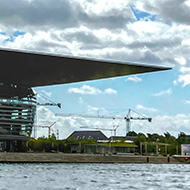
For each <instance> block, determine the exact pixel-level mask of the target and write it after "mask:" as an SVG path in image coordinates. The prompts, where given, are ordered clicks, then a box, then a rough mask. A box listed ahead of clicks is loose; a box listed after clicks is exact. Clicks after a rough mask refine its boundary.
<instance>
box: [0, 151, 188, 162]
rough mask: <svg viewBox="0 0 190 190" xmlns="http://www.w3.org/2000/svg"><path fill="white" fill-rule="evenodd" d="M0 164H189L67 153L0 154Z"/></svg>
mask: <svg viewBox="0 0 190 190" xmlns="http://www.w3.org/2000/svg"><path fill="white" fill-rule="evenodd" d="M0 163H104V164H106V163H108V164H109V163H110V164H111V163H126V164H130V163H134V164H135V163H136V164H140V163H142V164H143V163H147V164H190V160H189V159H188V160H185V157H182V156H177V157H175V156H170V157H164V156H141V155H97V154H68V153H0Z"/></svg>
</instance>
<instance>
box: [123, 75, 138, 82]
mask: <svg viewBox="0 0 190 190" xmlns="http://www.w3.org/2000/svg"><path fill="white" fill-rule="evenodd" d="M126 81H133V82H141V81H142V79H141V78H140V77H137V76H131V77H128V78H127V79H126Z"/></svg>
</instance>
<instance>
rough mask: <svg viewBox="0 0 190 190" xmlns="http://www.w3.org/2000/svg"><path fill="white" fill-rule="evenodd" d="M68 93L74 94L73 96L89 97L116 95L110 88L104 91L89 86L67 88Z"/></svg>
mask: <svg viewBox="0 0 190 190" xmlns="http://www.w3.org/2000/svg"><path fill="white" fill-rule="evenodd" d="M68 92H69V93H70V94H71V93H75V94H83V95H84V94H89V95H98V94H104V93H105V94H117V91H116V90H114V89H111V88H107V89H105V90H104V91H102V90H100V89H98V88H95V87H92V86H89V85H83V86H82V87H80V88H69V89H68Z"/></svg>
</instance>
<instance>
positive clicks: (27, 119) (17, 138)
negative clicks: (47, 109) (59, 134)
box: [0, 82, 36, 152]
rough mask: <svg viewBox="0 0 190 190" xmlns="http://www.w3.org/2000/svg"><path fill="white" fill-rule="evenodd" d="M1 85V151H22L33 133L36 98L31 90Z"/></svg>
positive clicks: (14, 85)
mask: <svg viewBox="0 0 190 190" xmlns="http://www.w3.org/2000/svg"><path fill="white" fill-rule="evenodd" d="M0 84H1V85H0V151H7V152H15V151H21V144H22V142H23V141H26V140H28V139H29V138H30V135H31V133H32V128H33V125H34V117H35V113H36V97H35V94H34V93H33V91H32V89H31V88H27V87H23V86H22V87H19V85H16V84H5V83H1V82H0Z"/></svg>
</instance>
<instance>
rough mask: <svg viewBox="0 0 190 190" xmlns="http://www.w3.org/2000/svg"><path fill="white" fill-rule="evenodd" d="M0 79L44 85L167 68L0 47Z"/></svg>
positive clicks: (29, 84) (27, 84)
mask: <svg viewBox="0 0 190 190" xmlns="http://www.w3.org/2000/svg"><path fill="white" fill-rule="evenodd" d="M0 60H1V62H0V66H1V68H0V82H8V83H13V84H20V85H25V86H28V87H36V86H45V85H55V84H64V83H72V82H79V81H88V80H95V79H102V78H109V77H116V76H124V75H131V74H138V73H146V72H154V71H162V70H167V69H169V68H165V67H158V66H148V65H139V64H133V63H128V62H126V63H125V62H118V61H110V60H106V61H105V60H99V59H89V58H79V57H69V56H60V55H51V54H45V53H36V52H28V51H18V50H7V49H0Z"/></svg>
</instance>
